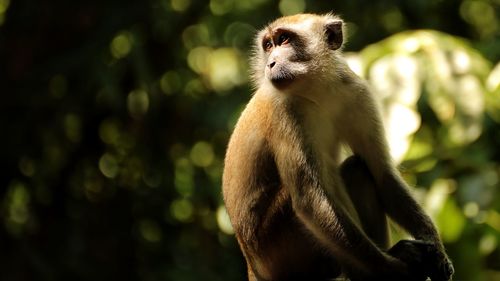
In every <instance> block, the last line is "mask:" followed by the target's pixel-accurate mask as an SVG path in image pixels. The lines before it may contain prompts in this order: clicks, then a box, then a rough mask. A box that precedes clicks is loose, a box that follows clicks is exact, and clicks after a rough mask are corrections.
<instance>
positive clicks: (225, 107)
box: [0, 0, 500, 281]
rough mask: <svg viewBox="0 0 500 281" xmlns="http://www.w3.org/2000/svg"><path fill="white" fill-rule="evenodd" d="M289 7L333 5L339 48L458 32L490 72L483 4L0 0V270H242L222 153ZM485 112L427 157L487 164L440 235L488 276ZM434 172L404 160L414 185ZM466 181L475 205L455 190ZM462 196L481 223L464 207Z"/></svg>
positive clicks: (494, 49)
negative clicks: (463, 139) (207, 62)
mask: <svg viewBox="0 0 500 281" xmlns="http://www.w3.org/2000/svg"><path fill="white" fill-rule="evenodd" d="M287 3H288V4H290V3H291V6H290V5H287ZM297 5H298V6H297ZM280 6H281V8H280ZM287 7H288V8H287ZM294 9H297V11H301V10H306V11H308V12H318V13H325V12H329V11H335V12H336V13H338V14H340V15H341V16H342V17H343V18H344V19H345V20H346V21H347V22H348V24H349V28H350V39H349V43H348V45H347V47H346V51H350V52H357V51H360V50H362V49H363V48H364V47H366V46H367V45H369V44H373V43H376V42H379V41H380V40H382V39H384V38H386V37H388V36H390V35H392V34H395V33H397V32H400V31H405V30H411V29H434V30H438V31H441V32H444V33H448V34H450V35H454V36H459V37H462V38H466V39H467V40H468V41H469V42H470V46H471V47H472V48H473V49H475V51H476V52H478V53H479V54H480V55H482V56H483V57H484V58H485V60H486V61H489V65H490V66H489V67H490V68H491V67H493V66H494V65H495V64H496V63H497V62H498V60H499V59H500V36H499V30H500V23H499V20H498V19H499V5H498V1H493V0H492V1H486V0H463V1H458V0H440V1H420V0H409V1H398V0H384V1H361V0H357V1H305V2H303V1H281V2H280V1H270V0H268V1H266V0H253V1H247V2H245V1H235V0H215V1H194V0H191V1H181V0H172V1H169V0H148V1H128V0H127V1H117V0H108V1H44V0H38V1H24V0H15V1H14V0H11V1H9V0H0V92H1V97H0V99H1V100H0V131H1V134H2V137H1V138H0V218H1V224H0V280H93V281H97V280H244V276H245V265H244V261H243V258H242V255H241V253H240V251H239V249H238V246H237V244H236V242H235V239H234V237H233V236H232V235H231V234H230V230H228V229H227V220H225V218H224V212H223V208H222V207H221V206H222V199H221V189H220V185H221V180H220V176H221V172H222V160H223V156H224V152H225V146H226V144H227V141H228V137H229V136H230V132H231V130H232V125H233V124H234V121H235V119H236V118H237V116H238V114H239V112H240V110H241V108H242V106H243V105H244V103H245V102H246V101H247V100H248V99H249V97H250V95H251V86H250V85H248V83H247V78H246V77H247V73H246V69H247V57H248V55H249V48H250V46H251V44H252V38H253V36H254V32H255V30H256V29H259V28H261V27H262V26H263V25H265V24H266V23H267V22H269V21H271V20H272V19H274V18H276V17H278V16H281V15H282V13H291V12H293V11H295V10H294ZM193 50H196V51H193ZM207 50H208V51H207ZM213 50H221V51H220V52H219V53H217V54H219V55H220V58H221V59H222V60H223V59H227V58H228V56H229V58H234V56H236V58H237V59H236V61H238V62H239V63H240V64H238V66H237V69H239V70H240V74H239V76H236V77H233V76H231V74H228V75H229V76H227V77H229V78H227V79H233V80H231V81H232V82H231V83H232V84H231V83H229V86H226V85H227V83H222V84H221V83H218V81H219V80H220V79H219V80H217V78H213V79H215V80H210V79H212V78H211V76H210V75H209V74H210V69H208V70H207V69H205V68H204V67H205V66H203V65H201V66H199V65H198V66H197V64H198V63H200V62H203V54H204V52H211V51H213ZM197 52H198V54H202V55H201V58H202V59H201V60H200V57H196V56H195V55H196V54H197ZM190 58H191V59H192V60H191V61H190ZM233 61H234V60H233ZM216 65H217V64H216ZM218 65H219V66H220V65H224V64H218ZM229 69H232V68H230V66H229ZM207 73H208V74H207ZM497 75H498V72H497ZM224 77H226V76H224ZM224 77H223V78H221V79H226V78H224ZM231 77H232V78H231ZM485 79H486V78H485ZM497 89H498V88H497ZM490 94H493V95H496V97H497V98H499V99H500V96H499V94H498V91H496V92H493V93H490ZM493 110H495V109H493ZM420 114H422V116H423V118H422V119H423V122H424V123H425V122H426V120H431V121H429V122H430V123H432V122H433V121H432V120H434V119H435V117H434V116H433V115H432V113H430V112H429V111H426V110H425V108H424V110H420ZM493 115H494V113H493V114H490V115H487V114H485V117H484V121H482V122H483V123H482V124H483V133H482V134H481V136H480V137H479V138H478V139H477V140H475V141H474V142H473V143H471V144H470V145H468V146H463V147H457V148H455V149H453V150H450V151H449V153H447V154H446V155H442V154H439V153H438V152H436V153H433V154H432V155H431V157H433V159H435V160H436V161H437V163H438V166H439V167H441V168H443V167H446V169H447V173H446V175H447V177H449V178H454V179H456V180H457V181H458V183H463V182H464V181H466V180H467V179H470V178H471V176H474V175H482V174H481V171H483V169H484V167H488V169H489V170H488V171H491V172H489V173H488V174H487V175H485V176H484V177H483V176H480V177H479V179H483V178H487V179H490V181H489V182H488V184H482V183H481V182H480V183H474V184H468V183H467V182H465V183H464V184H462V185H459V188H458V190H455V191H453V192H452V194H451V195H450V198H452V199H453V198H456V200H455V199H453V200H455V201H453V202H455V203H454V204H455V205H454V206H456V208H457V209H458V210H459V211H458V214H459V216H461V217H460V218H461V220H462V221H465V226H464V227H463V229H462V231H461V233H460V235H459V237H458V238H456V239H454V241H445V242H446V246H447V248H448V249H449V252H450V256H451V258H452V259H454V260H455V264H456V268H457V280H500V250H499V248H498V247H497V244H498V241H499V239H500V235H499V231H500V215H499V212H500V198H499V197H500V195H499V194H498V192H497V188H498V177H499V173H500V166H499V164H498V163H499V162H498V161H499V159H500V150H499V149H498V145H500V137H499V133H498V132H499V129H500V125H499V123H498V121H496V120H498V119H495V118H493V117H492V116H493ZM429 128H431V131H432V132H438V124H434V125H432V124H431V125H430V127H429ZM433 136H435V137H436V139H437V140H438V141H439V134H438V133H436V134H433ZM478 155H480V156H478ZM467 157H470V158H467ZM457 158H460V159H461V160H460V161H458V162H460V163H459V164H457V163H458V162H457V160H456V159H457ZM464 162H466V163H469V165H462V164H463V163H464ZM436 169H438V168H436ZM433 171H435V169H434V170H432V171H430V172H426V173H421V174H419V173H418V171H412V170H411V169H410V170H409V172H410V173H414V174H415V175H416V176H415V178H416V180H415V181H416V183H418V185H419V186H422V188H419V189H422V190H423V191H425V190H427V188H428V186H427V184H426V183H427V182H429V183H432V181H433V180H435V179H437V178H439V177H440V176H439V174H436V173H434V174H433ZM488 177H489V178H488ZM472 178H473V179H476V178H474V177H472ZM485 186H487V188H486V187H485ZM471 188H472V189H473V188H478V190H479V191H478V192H479V193H478V194H479V195H477V193H474V194H475V195H474V196H478V198H483V197H485V196H486V197H488V200H486V202H487V203H481V202H483V201H480V200H479V199H477V200H476V197H473V198H472V197H471V198H469V199H467V196H466V195H465V197H464V196H462V197H460V192H461V191H460V190H462V193H464V194H469V193H470V192H469V193H468V190H470V189H471ZM485 190H486V191H485ZM481 196H482V197H481ZM464 198H466V199H464ZM476 201H477V202H479V203H477V204H475V205H474V204H473V205H467V204H466V203H470V202H476ZM466 206H469V207H468V208H469V209H470V208H472V209H471V210H472V211H471V210H469V211H470V212H472V213H473V214H474V213H475V212H474V210H475V209H474V208H475V207H474V206H476V207H478V208H479V211H478V212H477V213H478V214H479V215H481V214H482V215H483V216H486V218H487V219H482V220H481V219H477V218H471V217H470V216H468V217H464V215H463V214H462V210H466ZM470 206H472V207H470ZM465 212H466V211H465ZM470 212H469V213H470ZM479 215H478V216H479ZM495 216H498V217H495ZM445 219H446V217H445ZM452 221H453V219H452ZM225 223H226V224H225ZM440 230H441V231H446V229H444V228H443V229H440ZM481 243H483V244H481ZM485 245H486V246H485ZM481 247H483V248H485V249H487V251H482V250H481V249H483V248H481Z"/></svg>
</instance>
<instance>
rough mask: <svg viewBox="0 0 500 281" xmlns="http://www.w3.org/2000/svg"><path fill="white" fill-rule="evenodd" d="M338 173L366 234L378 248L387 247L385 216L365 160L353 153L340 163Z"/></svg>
mask: <svg viewBox="0 0 500 281" xmlns="http://www.w3.org/2000/svg"><path fill="white" fill-rule="evenodd" d="M340 173H341V175H342V179H343V181H344V185H345V187H346V189H347V192H348V193H349V196H350V197H351V200H352V202H353V204H354V208H355V209H356V211H357V212H358V216H359V219H360V220H361V224H362V227H363V230H364V231H365V233H366V235H367V236H368V237H370V239H372V240H373V241H374V242H375V244H377V245H378V246H379V247H380V248H382V249H387V248H388V246H389V230H388V223H387V217H386V215H385V212H384V210H383V208H382V205H381V203H380V200H379V198H378V195H377V192H376V187H375V180H374V178H373V176H372V174H371V173H370V171H369V170H368V167H367V166H366V164H365V162H364V161H363V159H361V157H359V156H356V155H353V156H351V157H349V158H347V159H346V160H345V161H344V163H342V165H341V167H340Z"/></svg>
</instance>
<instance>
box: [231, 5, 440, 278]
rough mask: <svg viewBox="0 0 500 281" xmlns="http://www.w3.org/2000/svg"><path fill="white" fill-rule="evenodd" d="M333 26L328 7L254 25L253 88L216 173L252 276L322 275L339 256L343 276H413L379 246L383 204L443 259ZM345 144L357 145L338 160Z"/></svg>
mask: <svg viewBox="0 0 500 281" xmlns="http://www.w3.org/2000/svg"><path fill="white" fill-rule="evenodd" d="M332 24H333V25H332ZM329 26H330V29H329V28H326V29H325V27H329ZM339 26H343V24H342V21H341V19H340V18H339V17H337V16H334V15H332V14H326V15H313V14H301V15H295V16H290V17H283V18H280V19H278V20H276V21H275V22H273V23H271V24H269V25H268V26H267V27H265V28H264V29H262V31H260V32H259V33H258V35H257V38H256V44H255V45H256V47H255V50H254V57H253V58H252V63H253V65H252V71H253V75H252V78H253V81H254V84H255V86H256V89H257V90H256V92H255V94H254V96H253V97H252V99H251V101H250V102H249V103H248V105H247V107H246V108H245V110H244V111H243V113H242V115H241V117H240V119H239V121H238V124H237V125H236V128H235V130H234V132H233V135H232V137H231V140H230V142H229V145H228V149H227V153H226V159H225V168H224V176H223V194H224V200H225V204H226V207H227V210H228V214H229V216H230V219H231V222H232V224H233V227H234V229H235V232H236V237H237V239H238V242H239V244H240V246H241V248H242V251H243V253H244V255H245V258H246V260H247V263H248V268H249V279H250V280H292V279H295V278H310V279H307V280H325V278H331V277H335V276H336V275H338V266H341V267H342V270H343V271H344V272H345V273H346V274H347V275H348V276H349V277H350V278H352V279H353V280H355V279H357V278H359V279H363V278H368V277H369V278H378V277H382V278H386V280H398V279H399V278H406V277H408V278H412V277H411V272H410V269H409V265H408V264H406V263H405V262H403V261H402V260H400V259H399V258H398V257H394V256H391V255H389V254H387V253H386V251H385V250H387V247H388V245H387V243H388V238H387V221H386V218H385V214H388V215H389V216H390V217H392V218H393V219H394V220H395V221H396V222H397V223H399V224H400V225H401V226H402V227H403V228H405V229H406V230H407V231H408V232H409V233H411V234H412V235H413V236H414V237H415V238H417V239H421V240H425V241H430V242H431V243H432V244H433V245H436V247H437V249H438V252H439V254H440V258H441V260H442V261H443V263H449V261H448V260H447V258H446V254H445V253H444V248H443V246H442V243H441V241H440V239H439V236H438V234H437V231H436V229H435V227H434V226H433V224H432V222H431V220H430V219H429V217H428V216H427V215H425V213H424V212H423V211H422V209H421V208H420V207H419V205H418V204H417V203H416V202H415V200H414V199H413V198H412V197H411V195H410V194H409V192H408V190H407V186H406V184H405V183H404V181H403V180H402V179H401V177H400V176H399V173H398V172H397V170H396V169H395V168H394V165H393V163H392V162H391V159H390V157H389V153H388V148H387V144H386V140H385V137H384V128H383V125H382V122H381V118H380V113H379V109H378V106H377V103H376V101H375V100H374V98H373V96H372V94H371V92H370V91H369V89H368V87H367V85H366V84H365V82H364V81H362V80H361V79H360V78H359V77H357V76H356V75H355V74H354V73H353V72H352V71H351V70H350V69H349V67H348V66H347V64H346V63H345V61H344V59H343V57H342V54H341V47H340V46H337V45H336V44H335V42H336V41H335V40H341V41H343V36H344V34H345V32H341V33H340V34H336V32H338V31H336V30H337V29H338V27H339ZM332 30H333V31H332ZM331 32H333V33H331ZM282 34H284V35H286V36H285V37H280V36H281V35H282ZM334 36H342V38H335V37H334ZM282 38H288V39H289V40H286V41H284V42H283V44H281V43H279V42H280V41H279V40H281V39H282ZM266 40H270V42H272V47H269V49H268V50H266V44H265V43H266ZM329 40H332V41H329ZM332 42H333V43H332ZM263 46H264V47H263ZM332 46H333V47H332ZM283 78H284V79H283ZM344 144H345V145H347V146H349V147H350V148H351V150H352V152H353V153H354V154H355V155H356V158H353V159H351V160H350V161H349V164H345V165H344V164H342V163H341V162H340V148H341V145H344ZM364 163H366V166H365V164H364ZM366 167H367V169H366ZM354 174H356V175H354ZM350 185H352V186H350ZM361 202H363V203H361ZM366 208H370V209H369V210H367V209H366ZM293 276H295V277H293ZM297 276H298V277H297ZM300 276H304V277H300ZM315 278H316V279H315ZM299 280H300V279H299ZM304 280H306V279H304ZM408 280H410V279H408Z"/></svg>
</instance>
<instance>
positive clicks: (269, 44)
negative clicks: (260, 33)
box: [262, 39, 273, 52]
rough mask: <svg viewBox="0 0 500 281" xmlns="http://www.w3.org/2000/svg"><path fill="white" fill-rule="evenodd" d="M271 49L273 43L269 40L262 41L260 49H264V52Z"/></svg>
mask: <svg viewBox="0 0 500 281" xmlns="http://www.w3.org/2000/svg"><path fill="white" fill-rule="evenodd" d="M272 47H273V43H272V42H271V40H269V39H264V41H263V42H262V48H263V49H264V51H266V52H268V51H269V50H271V48H272Z"/></svg>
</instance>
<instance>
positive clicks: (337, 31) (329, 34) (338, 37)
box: [325, 20, 344, 50]
mask: <svg viewBox="0 0 500 281" xmlns="http://www.w3.org/2000/svg"><path fill="white" fill-rule="evenodd" d="M342 25H343V22H342V21H340V20H336V21H333V22H330V23H328V24H326V26H325V33H326V40H327V42H328V46H330V49H332V50H337V49H338V48H340V47H341V46H342V41H343V40H344V36H343V34H342Z"/></svg>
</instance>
